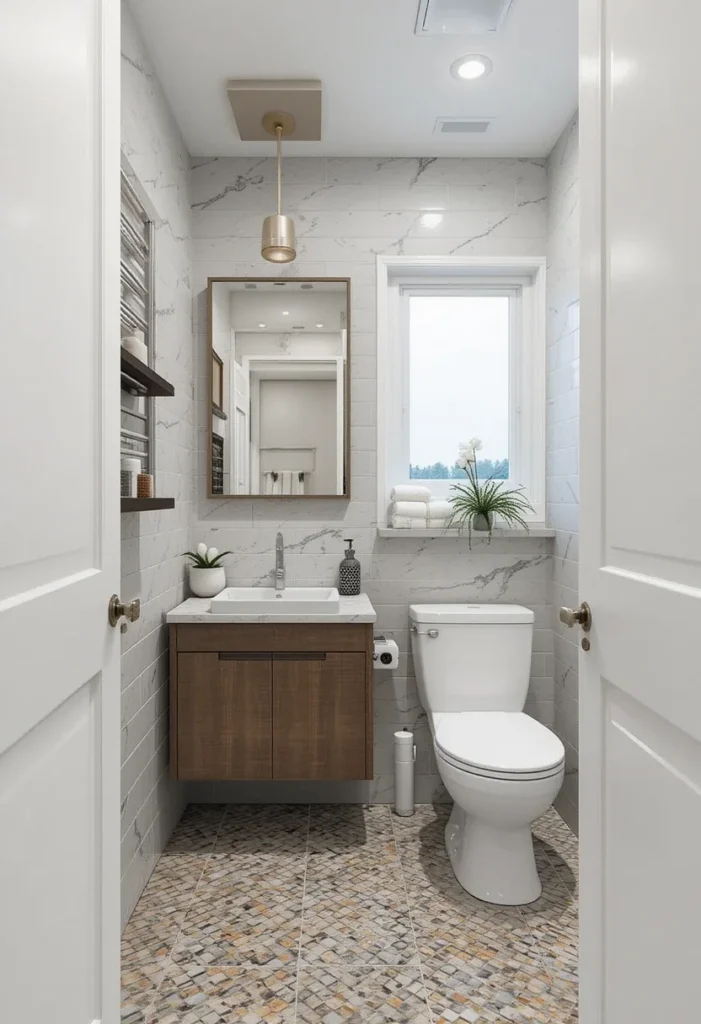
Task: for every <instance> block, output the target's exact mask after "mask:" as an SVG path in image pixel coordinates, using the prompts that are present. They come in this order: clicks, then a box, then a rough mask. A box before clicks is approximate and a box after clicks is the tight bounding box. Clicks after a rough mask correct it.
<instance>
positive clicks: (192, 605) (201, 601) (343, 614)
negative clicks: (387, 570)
mask: <svg viewBox="0 0 701 1024" xmlns="http://www.w3.org/2000/svg"><path fill="white" fill-rule="evenodd" d="M166 622H169V623H179V622H207V623H209V624H210V625H211V624H212V623H215V624H216V623H219V622H272V623H275V622H322V623H323V622H329V623H338V622H377V613H376V612H375V609H374V608H373V606H372V605H371V603H370V598H369V597H368V595H367V594H358V596H357V597H343V595H341V598H340V608H339V611H338V612H336V613H334V614H333V615H315V614H314V613H313V612H307V613H306V614H305V613H300V612H296V613H295V612H289V613H288V614H287V615H266V614H264V613H263V612H261V613H260V614H259V615H241V614H240V613H239V614H238V615H237V614H236V613H234V612H232V613H231V614H230V615H212V613H211V612H210V610H209V598H208V597H189V598H188V599H187V601H183V603H182V604H179V605H178V606H177V608H173V610H172V611H170V612H168V614H167V615H166Z"/></svg>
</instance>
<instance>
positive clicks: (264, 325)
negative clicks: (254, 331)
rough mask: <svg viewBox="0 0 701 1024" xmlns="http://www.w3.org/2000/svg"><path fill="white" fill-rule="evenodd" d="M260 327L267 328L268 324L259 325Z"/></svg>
mask: <svg viewBox="0 0 701 1024" xmlns="http://www.w3.org/2000/svg"><path fill="white" fill-rule="evenodd" d="M258 326H259V327H267V326H268V325H267V324H258Z"/></svg>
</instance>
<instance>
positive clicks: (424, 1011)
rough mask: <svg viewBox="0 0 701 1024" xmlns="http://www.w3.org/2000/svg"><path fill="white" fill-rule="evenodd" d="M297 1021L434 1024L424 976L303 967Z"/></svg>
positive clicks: (401, 971) (387, 970)
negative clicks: (425, 989) (427, 999)
mask: <svg viewBox="0 0 701 1024" xmlns="http://www.w3.org/2000/svg"><path fill="white" fill-rule="evenodd" d="M297 1020H298V1021H304V1022H305V1024H319V1022H323V1024H337V1022H339V1024H340V1022H341V1021H343V1022H344V1024H430V1020H431V1018H430V1015H429V1012H428V1007H427V1005H426V997H425V991H424V985H423V981H422V979H421V972H420V971H419V970H418V969H414V970H411V969H407V968H403V967H402V968H395V969H392V968H385V969H376V968H374V969H373V968H358V967H355V968H352V967H351V968H341V969H339V968H328V967H316V968H314V967H302V968H301V970H300V975H299V992H298V1004H297Z"/></svg>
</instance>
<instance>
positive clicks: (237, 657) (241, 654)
mask: <svg viewBox="0 0 701 1024" xmlns="http://www.w3.org/2000/svg"><path fill="white" fill-rule="evenodd" d="M271 659H272V654H271V653H270V651H220V652H219V660H220V661H270V660H271Z"/></svg>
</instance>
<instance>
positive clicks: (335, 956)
mask: <svg viewBox="0 0 701 1024" xmlns="http://www.w3.org/2000/svg"><path fill="white" fill-rule="evenodd" d="M300 955H301V958H302V960H303V961H304V962H305V963H325V964H359V965H360V964H372V963H374V964H413V963H418V955H417V950H416V943H415V942H414V934H413V930H412V927H411V919H410V916H409V911H408V905H407V902H406V897H405V895H404V893H403V891H402V890H401V889H400V888H399V887H398V886H392V887H391V888H387V889H378V890H376V891H374V892H372V893H369V894H367V895H365V894H362V893H359V892H349V891H347V890H345V889H344V887H343V885H342V882H341V881H339V883H338V884H337V885H336V886H335V891H328V892H327V893H326V894H325V895H321V894H317V895H315V897H314V900H313V901H312V900H309V901H307V900H306V899H305V903H304V915H303V918H302V941H301V945H300Z"/></svg>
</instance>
